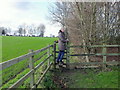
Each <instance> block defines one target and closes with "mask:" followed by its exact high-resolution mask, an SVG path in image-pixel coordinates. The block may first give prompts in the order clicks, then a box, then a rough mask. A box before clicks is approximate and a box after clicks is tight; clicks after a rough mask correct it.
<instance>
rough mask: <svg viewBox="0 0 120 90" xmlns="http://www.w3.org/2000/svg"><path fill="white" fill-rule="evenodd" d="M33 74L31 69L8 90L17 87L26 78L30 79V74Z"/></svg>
mask: <svg viewBox="0 0 120 90" xmlns="http://www.w3.org/2000/svg"><path fill="white" fill-rule="evenodd" d="M33 72H34V70H33V69H32V70H31V71H29V72H28V73H27V74H26V75H25V76H23V77H22V78H20V79H19V80H18V81H17V82H16V83H14V84H13V85H12V86H11V87H9V88H8V90H12V89H13V88H17V87H19V86H20V85H21V84H22V83H23V82H24V81H25V80H26V79H27V78H28V77H30V75H31V74H33Z"/></svg>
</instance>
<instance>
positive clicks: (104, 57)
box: [102, 47, 107, 69]
mask: <svg viewBox="0 0 120 90" xmlns="http://www.w3.org/2000/svg"><path fill="white" fill-rule="evenodd" d="M102 54H104V55H103V63H104V64H103V68H104V69H105V68H106V59H107V57H106V55H105V54H106V47H103V50H102Z"/></svg>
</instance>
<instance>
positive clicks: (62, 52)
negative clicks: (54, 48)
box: [57, 51, 65, 62]
mask: <svg viewBox="0 0 120 90" xmlns="http://www.w3.org/2000/svg"><path fill="white" fill-rule="evenodd" d="M64 53H65V51H59V54H58V57H57V62H61V61H62V59H63V56H64Z"/></svg>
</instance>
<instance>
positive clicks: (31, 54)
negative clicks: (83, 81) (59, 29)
mask: <svg viewBox="0 0 120 90" xmlns="http://www.w3.org/2000/svg"><path fill="white" fill-rule="evenodd" d="M56 44H57V43H56V42H54V45H48V46H47V47H45V48H42V49H40V50H36V51H33V50H30V51H29V53H28V54H25V55H22V56H19V57H17V58H14V59H11V60H9V61H5V62H2V63H0V67H2V68H0V70H4V69H6V68H8V67H10V66H12V65H14V64H17V63H18V62H21V61H23V60H25V59H27V58H29V68H30V71H29V72H28V73H27V74H26V75H24V76H23V77H22V78H20V79H19V80H18V81H17V82H16V83H14V84H13V85H12V86H10V87H9V89H13V88H17V87H19V86H20V85H21V84H22V83H23V82H24V81H25V80H26V79H27V78H29V77H30V87H31V88H37V86H38V85H39V84H40V82H41V80H42V79H43V77H44V76H45V74H46V73H47V71H48V70H49V69H50V67H51V65H52V64H53V65H54V68H56V64H55V62H56V58H57V57H56V53H58V51H56V50H57V49H56ZM51 47H52V49H53V50H52V53H50V50H51V49H50V48H51ZM83 47H90V48H96V47H101V48H103V50H102V53H88V54H72V55H70V48H83ZM107 47H119V48H120V45H93V46H69V43H67V50H66V52H65V53H66V55H65V58H63V59H66V65H67V68H69V66H70V65H72V64H75V65H78V64H80V65H93V64H102V65H103V66H105V65H106V64H119V62H115V61H114V62H113V61H112V62H110V61H109V62H107V61H106V56H109V55H110V56H119V55H120V53H106V49H107ZM45 50H47V51H46V52H45V53H43V54H42V55H41V56H39V57H38V58H37V59H34V55H36V54H39V53H41V52H43V51H45ZM44 55H48V57H46V58H45V59H44V60H43V61H42V62H40V63H39V64H38V65H37V66H35V67H34V63H35V62H36V61H37V60H40V59H41V58H43V56H44ZM52 56H53V59H54V60H53V61H50V57H52ZM70 56H103V62H82V63H70V62H69V61H70V60H69V57H70ZM46 61H48V65H47V66H48V67H47V69H46V70H45V71H44V72H43V74H42V76H41V77H40V78H39V79H38V81H37V83H35V80H34V73H35V71H36V70H38V69H39V67H40V66H42V65H43V64H44V63H45V62H46Z"/></svg>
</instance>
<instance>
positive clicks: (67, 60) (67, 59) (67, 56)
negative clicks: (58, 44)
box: [66, 43, 70, 69]
mask: <svg viewBox="0 0 120 90" xmlns="http://www.w3.org/2000/svg"><path fill="white" fill-rule="evenodd" d="M66 52H67V53H66V67H67V69H69V63H70V61H69V53H70V47H69V43H67V49H66Z"/></svg>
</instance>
